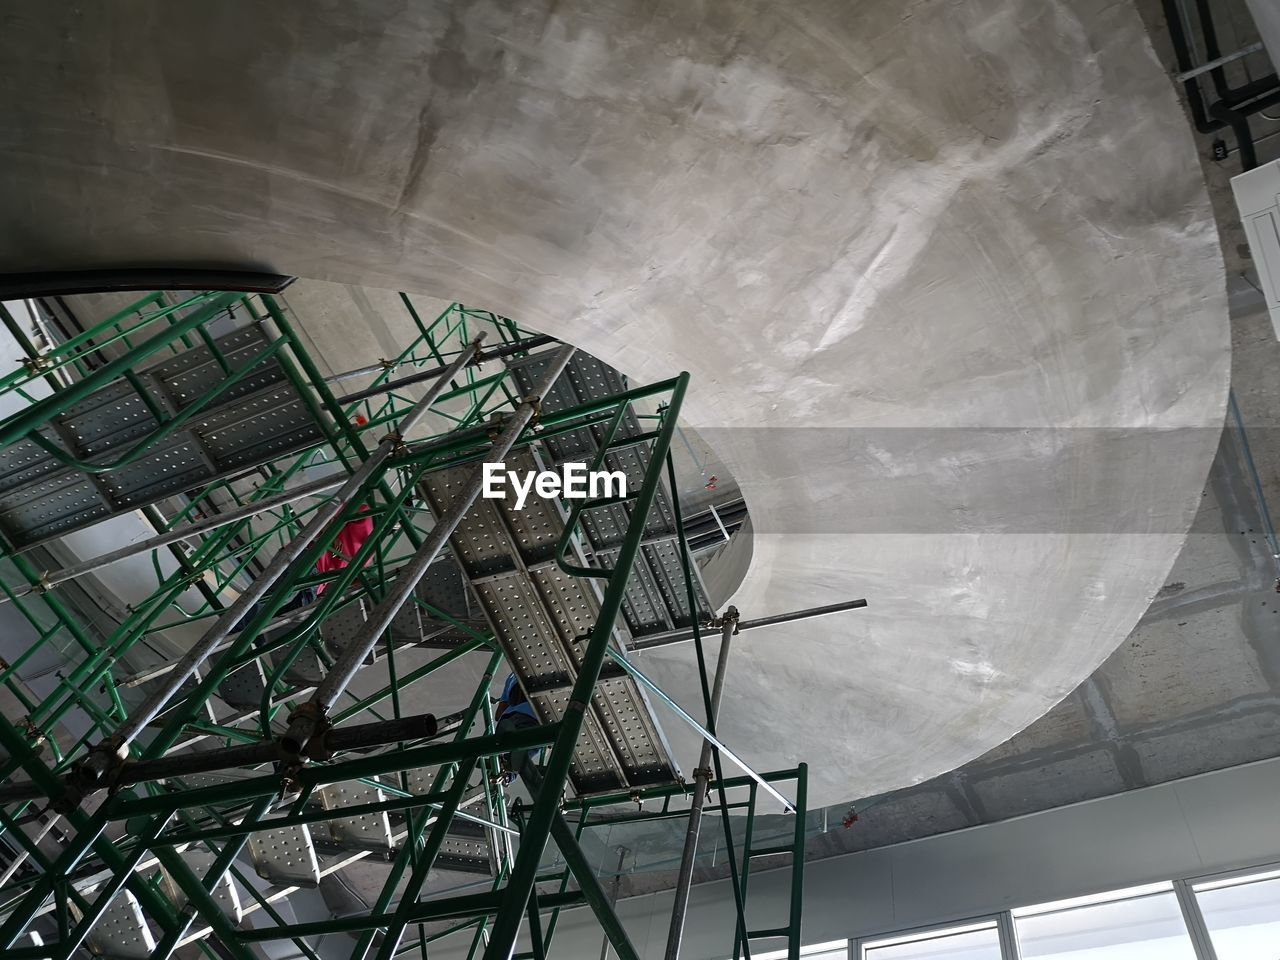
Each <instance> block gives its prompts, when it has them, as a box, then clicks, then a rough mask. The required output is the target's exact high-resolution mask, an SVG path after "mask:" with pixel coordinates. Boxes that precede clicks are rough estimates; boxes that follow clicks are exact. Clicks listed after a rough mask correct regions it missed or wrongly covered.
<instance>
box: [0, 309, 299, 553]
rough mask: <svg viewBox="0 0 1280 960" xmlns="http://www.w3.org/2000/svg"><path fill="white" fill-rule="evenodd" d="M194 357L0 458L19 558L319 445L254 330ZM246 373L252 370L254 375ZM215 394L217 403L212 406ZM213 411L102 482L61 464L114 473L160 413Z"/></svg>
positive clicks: (124, 385)
mask: <svg viewBox="0 0 1280 960" xmlns="http://www.w3.org/2000/svg"><path fill="white" fill-rule="evenodd" d="M214 346H216V347H217V349H218V350H219V351H221V352H222V354H223V355H224V357H225V359H226V362H227V364H228V366H229V367H230V369H231V371H232V374H233V375H239V379H238V380H235V381H234V382H229V378H228V375H227V374H226V373H225V372H224V370H223V368H222V367H221V366H220V364H218V363H217V362H216V361H215V359H214V354H213V350H212V348H211V347H210V346H207V345H200V346H194V347H191V348H189V349H187V350H185V351H184V352H183V353H181V354H179V355H178V356H177V357H174V358H172V359H170V360H166V361H163V362H161V363H158V364H154V365H152V366H151V367H148V368H145V369H142V370H139V371H137V372H136V374H135V375H134V376H133V377H132V378H131V379H129V380H117V381H115V382H112V383H110V384H108V385H107V386H104V387H102V388H101V389H99V390H97V391H95V392H93V393H91V394H89V395H88V396H86V397H85V398H84V399H82V400H80V401H78V402H76V403H73V404H70V405H68V406H67V407H66V408H65V409H63V410H61V411H59V412H58V413H57V414H56V415H54V416H53V417H52V418H51V419H50V420H49V421H48V422H46V423H45V424H44V425H43V426H41V427H39V428H37V433H38V434H39V435H40V437H42V438H43V440H42V441H38V440H37V439H35V438H33V437H31V436H28V437H27V438H25V439H20V440H18V441H17V442H16V443H13V444H11V445H10V446H8V447H7V448H5V449H3V450H0V531H2V532H3V533H4V534H5V536H7V537H8V539H9V541H10V542H11V543H13V544H14V545H15V546H17V547H24V546H29V545H31V544H34V543H38V542H41V541H44V540H48V539H49V538H51V537H54V536H58V535H62V534H65V533H68V532H70V531H72V530H77V529H80V528H81V527H84V526H86V525H88V524H90V523H94V522H97V521H99V520H102V519H105V518H106V517H109V516H114V515H115V514H118V513H121V512H125V511H128V510H133V509H137V508H138V507H141V506H145V505H147V504H151V503H155V502H156V501H158V500H161V499H163V498H164V497H167V496H171V495H173V494H176V493H180V492H182V491H185V490H190V489H193V488H196V487H199V486H202V485H204V484H207V483H209V482H212V481H213V480H216V479H218V478H219V477H222V476H227V475H230V474H232V473H235V472H238V471H240V470H243V469H245V468H247V467H251V466H255V465H257V464H260V463H264V462H266V461H267V460H270V459H272V458H274V457H277V456H280V455H282V454H285V453H289V452H293V451H297V450H301V449H305V448H307V447H309V446H313V445H314V444H316V443H318V442H320V441H321V440H323V438H324V434H323V432H322V430H321V428H320V426H319V425H318V424H316V423H315V421H314V419H313V418H312V417H311V415H310V413H309V411H308V409H307V407H306V404H304V403H303V402H302V399H301V398H300V396H299V394H298V392H297V389H296V388H295V387H294V385H293V384H292V383H291V382H290V381H289V380H288V378H287V377H286V375H285V371H284V368H283V366H282V365H281V363H280V362H279V361H278V360H277V359H275V358H274V357H272V356H269V355H267V354H268V351H269V350H270V349H271V348H272V346H273V342H272V341H270V340H269V339H268V337H267V335H266V333H265V331H264V330H263V329H262V328H261V327H260V326H259V325H253V326H249V327H245V328H243V329H239V330H234V331H232V332H231V333H228V334H225V335H224V336H223V337H221V338H219V339H218V340H217V341H215V342H214ZM251 365H252V366H251ZM215 391H220V392H217V393H216V395H214V392H215ZM211 395H212V396H213V399H212V401H211V402H208V403H207V404H206V405H205V406H203V407H201V408H200V409H199V410H198V412H197V413H196V414H195V415H194V416H192V417H191V418H190V419H189V420H187V421H185V422H184V423H183V424H182V425H181V429H177V430H175V431H173V432H172V433H170V434H168V435H166V436H163V437H161V438H160V439H158V440H157V442H155V443H154V445H151V446H149V447H148V448H147V449H146V450H145V451H143V455H141V456H139V457H137V459H134V460H132V461H129V462H124V463H122V464H121V465H120V466H119V467H117V468H115V469H112V470H110V471H109V472H106V473H103V474H101V475H99V476H91V475H87V474H85V473H83V472H82V471H80V470H78V469H77V468H76V467H75V466H73V465H69V464H67V463H64V462H61V461H60V459H59V456H58V455H55V453H54V452H53V451H52V450H51V449H49V448H50V447H52V448H56V449H57V450H59V451H61V456H62V457H64V458H71V459H74V460H75V461H80V462H84V463H89V464H94V465H108V464H112V463H115V462H116V461H117V460H118V458H120V456H121V454H123V453H125V452H126V451H128V450H130V449H134V448H136V446H137V445H138V444H140V443H145V442H147V440H148V438H149V437H151V436H153V435H157V434H159V433H160V432H161V430H162V427H163V425H162V423H161V421H160V420H158V419H157V411H159V412H162V413H164V414H165V415H166V416H180V415H182V414H183V413H184V411H187V410H189V409H191V408H192V407H193V405H195V404H198V403H202V402H205V401H206V400H207V399H208V398H209V397H210V396H211Z"/></svg>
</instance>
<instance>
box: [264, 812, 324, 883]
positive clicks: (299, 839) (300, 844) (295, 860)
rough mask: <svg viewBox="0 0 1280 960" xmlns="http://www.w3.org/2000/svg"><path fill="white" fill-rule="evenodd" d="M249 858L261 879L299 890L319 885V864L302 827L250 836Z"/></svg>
mask: <svg viewBox="0 0 1280 960" xmlns="http://www.w3.org/2000/svg"><path fill="white" fill-rule="evenodd" d="M249 855H250V856H251V857H252V858H253V868H254V869H255V870H257V871H258V876H260V877H262V878H263V879H264V880H270V881H271V882H272V883H279V884H285V885H289V884H293V885H296V886H299V887H316V886H319V885H320V863H319V861H318V860H317V859H316V847H315V844H314V843H313V842H312V841H311V831H310V830H309V829H308V828H307V827H306V825H305V824H303V825H299V826H293V827H280V828H278V829H275V830H259V831H258V832H257V833H251V834H250V835H249Z"/></svg>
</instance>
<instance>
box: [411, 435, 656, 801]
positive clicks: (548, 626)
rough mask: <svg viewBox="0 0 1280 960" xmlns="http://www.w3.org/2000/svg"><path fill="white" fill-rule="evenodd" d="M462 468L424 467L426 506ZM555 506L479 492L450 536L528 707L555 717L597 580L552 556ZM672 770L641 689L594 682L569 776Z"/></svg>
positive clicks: (520, 461)
mask: <svg viewBox="0 0 1280 960" xmlns="http://www.w3.org/2000/svg"><path fill="white" fill-rule="evenodd" d="M508 466H509V469H512V470H517V471H520V470H529V469H535V468H536V467H537V462H536V460H535V459H534V456H533V454H532V453H530V452H529V451H523V452H521V453H518V454H514V455H512V456H511V457H509V458H508ZM469 473H470V470H469V469H468V468H458V469H455V470H448V471H440V472H437V473H433V474H430V475H429V476H428V478H427V480H426V482H425V484H424V488H425V490H426V493H427V496H428V499H429V501H430V503H431V505H432V509H433V510H435V511H436V512H437V514H440V513H442V512H443V511H445V510H447V509H448V506H449V504H450V503H452V501H453V499H454V498H455V497H456V496H457V494H458V492H459V490H460V488H461V485H462V484H463V483H465V482H466V479H467V477H468V475H469ZM563 529H564V526H563V518H562V513H561V511H560V509H559V508H558V506H557V505H556V504H555V503H554V502H551V501H544V500H542V499H541V498H530V499H529V500H528V501H527V502H526V505H525V508H524V509H523V510H520V511H516V510H515V509H514V505H513V504H509V503H507V502H505V501H497V500H480V501H478V502H477V503H476V505H475V506H474V507H473V508H472V509H471V510H470V511H469V512H468V513H467V515H466V516H465V517H464V518H463V521H462V523H461V524H459V526H458V528H457V529H456V530H455V531H454V534H453V536H452V538H451V540H450V544H451V546H452V547H453V550H454V553H455V555H456V556H457V557H458V560H459V563H460V564H461V567H462V569H463V571H464V572H465V573H466V574H467V575H468V576H469V577H470V579H471V585H472V588H473V590H474V591H475V594H476V598H477V600H478V602H479V604H480V606H481V608H482V610H483V611H484V613H485V616H486V618H487V619H488V621H489V624H490V626H491V628H492V629H493V631H494V634H495V636H496V637H497V638H498V641H499V643H500V644H501V645H502V647H503V649H504V651H505V652H506V654H507V657H508V659H509V661H510V662H511V664H512V666H513V669H514V670H515V672H516V674H517V676H519V677H520V680H521V683H522V685H523V686H524V688H525V690H526V691H527V692H528V693H529V695H530V701H531V702H532V703H533V706H534V709H535V710H536V711H537V713H538V715H539V717H541V718H542V720H543V721H544V722H552V721H555V720H559V719H560V718H561V717H563V715H564V711H565V710H566V708H567V700H568V696H569V688H570V686H571V684H572V681H573V680H574V679H575V678H576V677H577V666H578V663H579V662H580V659H581V640H582V639H583V637H584V636H585V634H586V632H587V631H588V630H589V629H590V628H591V627H592V626H593V625H594V624H595V621H596V618H597V616H598V613H599V601H598V598H597V595H596V592H595V591H596V589H597V587H596V586H595V585H594V584H593V583H592V582H591V581H589V580H587V579H584V578H576V577H570V576H567V575H565V574H563V573H562V572H561V571H560V570H559V568H558V567H556V566H554V564H553V563H552V561H551V557H552V554H553V552H554V547H555V544H556V543H557V542H558V540H559V538H560V536H561V534H562V532H563ZM675 777H676V773H675V766H674V764H673V763H672V762H671V760H670V756H669V753H668V752H667V749H666V745H665V742H664V741H663V739H662V735H661V731H660V729H659V728H658V726H657V724H656V722H655V721H654V720H653V718H652V715H651V712H650V710H649V707H648V703H647V701H646V700H645V698H644V696H643V694H642V692H641V691H640V690H638V689H637V688H636V686H635V684H634V682H633V681H631V680H630V679H629V678H621V679H619V680H616V681H610V682H608V683H603V684H600V685H599V686H598V687H597V693H596V696H595V697H594V698H593V701H592V708H591V709H590V710H589V711H587V713H586V716H585V721H584V725H583V733H582V736H581V738H580V739H579V743H578V749H577V752H576V753H575V756H574V763H573V767H572V769H571V771H570V779H571V781H572V783H573V786H574V789H575V790H576V791H577V792H578V793H579V794H591V793H595V792H600V791H608V790H617V789H626V788H629V787H639V786H644V785H650V784H654V783H669V782H671V781H672V780H674V779H675Z"/></svg>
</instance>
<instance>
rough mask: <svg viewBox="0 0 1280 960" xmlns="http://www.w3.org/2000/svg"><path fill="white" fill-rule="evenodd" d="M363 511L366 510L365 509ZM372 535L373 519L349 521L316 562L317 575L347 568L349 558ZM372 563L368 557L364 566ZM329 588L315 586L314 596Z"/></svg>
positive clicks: (322, 584)
mask: <svg viewBox="0 0 1280 960" xmlns="http://www.w3.org/2000/svg"><path fill="white" fill-rule="evenodd" d="M365 509H368V508H367V507H366V508H365ZM372 534H373V518H372V517H361V518H360V519H358V520H352V521H350V522H349V523H348V524H347V525H346V526H344V527H343V528H342V530H341V532H340V533H339V534H338V536H337V537H336V538H335V539H334V541H333V546H331V547H330V548H329V550H328V552H327V553H325V554H324V556H322V557H321V558H320V559H319V560H318V561H316V570H317V571H318V572H319V573H332V572H333V571H335V570H341V569H342V568H343V567H346V566H349V565H350V563H351V558H352V557H354V556H355V555H356V554H357V553H358V552H359V551H360V548H361V547H362V546H364V542H365V541H366V540H368V539H369V537H370V536H371V535H372ZM372 561H373V557H370V558H369V560H368V561H366V563H365V566H366V567H367V566H368V565H369V563H371V562H372ZM328 586H329V584H327V583H321V584H318V585H317V586H316V595H317V596H319V595H320V594H322V593H324V591H325V589H326V588H327V587H328Z"/></svg>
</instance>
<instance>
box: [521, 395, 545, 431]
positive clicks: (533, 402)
mask: <svg viewBox="0 0 1280 960" xmlns="http://www.w3.org/2000/svg"><path fill="white" fill-rule="evenodd" d="M524 402H525V403H527V404H528V405H529V406H530V407H532V408H533V415H532V416H531V417H530V418H529V426H531V427H536V426H537V425H538V424H539V423H540V422H541V421H542V398H541V397H532V396H531V397H525V398H524Z"/></svg>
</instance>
